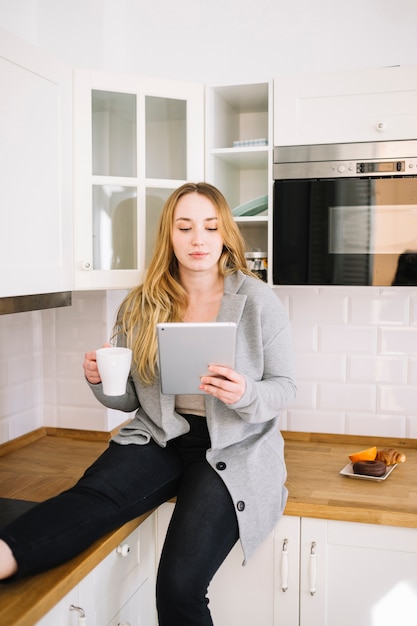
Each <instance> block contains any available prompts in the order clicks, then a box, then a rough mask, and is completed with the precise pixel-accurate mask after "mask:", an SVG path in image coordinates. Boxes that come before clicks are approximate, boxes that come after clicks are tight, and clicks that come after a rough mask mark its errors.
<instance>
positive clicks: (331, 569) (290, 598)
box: [157, 504, 417, 626]
mask: <svg viewBox="0 0 417 626" xmlns="http://www.w3.org/2000/svg"><path fill="white" fill-rule="evenodd" d="M172 506H173V505H171V504H165V505H164V506H163V507H162V508H160V509H159V510H158V512H157V514H158V524H157V527H158V532H157V537H158V550H157V551H160V549H161V545H162V542H163V538H164V536H165V532H166V527H167V524H168V522H169V517H170V514H171V511H172ZM242 559H243V556H242V550H241V548H240V545H236V546H235V547H234V549H233V550H232V552H231V553H230V554H229V556H228V557H227V559H226V561H225V562H224V563H223V565H222V567H221V568H220V570H219V571H218V572H217V574H216V576H215V577H214V579H213V581H212V583H211V585H210V587H209V593H208V596H209V599H210V604H209V606H210V610H211V613H212V617H213V622H214V625H215V626H231V625H232V624H239V626H254V624H257V625H259V626H352V624H354V625H355V626H392V625H393V624H403V625H404V626H411V625H412V624H414V623H415V615H416V614H417V529H411V528H399V527H393V526H380V525H374V524H359V523H356V522H339V521H331V520H325V519H311V518H299V517H290V516H284V517H283V518H282V519H281V520H280V522H279V523H278V525H277V526H276V528H275V530H274V532H273V533H272V534H271V535H270V536H269V537H268V538H267V539H266V541H265V542H264V543H263V544H262V545H261V547H260V548H259V550H258V551H257V552H256V553H255V555H254V556H253V557H252V558H251V559H250V560H249V562H248V564H247V565H246V566H244V567H242Z"/></svg>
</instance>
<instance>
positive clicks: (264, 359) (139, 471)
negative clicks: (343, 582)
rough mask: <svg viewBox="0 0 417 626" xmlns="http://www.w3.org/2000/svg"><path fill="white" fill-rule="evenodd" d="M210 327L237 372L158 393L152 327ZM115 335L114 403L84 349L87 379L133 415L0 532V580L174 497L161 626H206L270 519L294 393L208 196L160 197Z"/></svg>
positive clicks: (277, 337)
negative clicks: (81, 467) (82, 466)
mask: <svg viewBox="0 0 417 626" xmlns="http://www.w3.org/2000/svg"><path fill="white" fill-rule="evenodd" d="M213 320H217V321H219V322H221V321H229V322H236V324H237V326H238V329H237V345H236V362H237V366H236V370H234V369H230V368H226V367H219V366H211V367H210V370H211V373H212V374H213V375H212V376H211V375H207V376H203V377H202V378H201V390H202V391H204V392H205V393H204V394H197V395H195V396H189V395H187V396H166V395H165V396H164V395H162V394H161V392H160V385H159V377H158V370H157V366H156V362H157V340H156V324H157V322H167V321H170V322H178V321H188V322H207V321H213ZM115 335H116V338H117V343H118V344H119V345H128V346H129V347H131V348H132V350H133V366H132V371H131V375H130V377H129V381H128V384H127V389H126V393H125V394H124V395H122V396H117V397H108V396H105V395H104V394H103V391H102V385H101V379H100V375H99V372H98V369H97V364H96V358H95V352H94V351H92V352H88V353H87V354H86V355H85V361H84V372H85V376H86V378H87V381H88V383H89V385H90V386H91V389H92V391H93V393H94V394H95V396H96V397H97V399H98V400H99V401H100V402H101V403H102V404H104V405H105V406H107V407H111V408H114V409H120V410H122V411H127V412H130V411H134V410H136V416H135V418H134V419H133V420H132V421H131V422H129V424H128V425H127V426H125V427H123V428H122V429H121V430H120V432H119V433H118V434H117V435H116V436H115V437H114V438H113V440H112V441H111V442H110V445H109V448H108V449H107V450H106V451H105V452H104V454H103V455H102V456H101V457H100V458H99V459H98V460H97V461H96V462H95V463H94V464H93V465H92V466H91V467H90V468H89V469H88V470H87V471H86V473H85V475H84V476H83V477H82V478H81V479H80V481H79V482H78V483H77V484H76V485H75V486H74V487H73V488H72V489H70V490H69V491H67V492H64V493H63V494H61V495H59V496H57V497H56V498H53V499H52V500H49V501H47V502H45V503H42V504H40V505H38V506H37V507H35V508H34V509H32V511H30V512H29V513H28V514H26V515H25V516H22V517H21V518H20V519H19V520H17V521H16V522H15V523H14V524H12V525H10V526H9V527H8V528H7V529H5V530H4V531H3V532H2V533H0V568H1V569H0V577H3V578H6V577H11V576H17V575H18V576H22V575H27V574H30V573H34V572H39V571H41V570H45V569H47V568H50V567H53V566H55V565H58V564H59V563H61V562H63V561H64V560H66V559H69V558H71V557H73V556H75V555H76V554H77V553H79V552H81V551H82V550H83V549H85V548H86V547H87V546H88V545H90V544H91V543H92V542H93V541H95V540H97V539H98V538H99V537H101V536H102V535H104V534H105V533H106V532H108V531H110V530H112V529H114V528H116V527H118V526H120V525H121V524H123V523H125V522H127V521H128V520H129V519H132V518H134V517H136V516H138V515H141V514H142V513H144V512H145V511H147V510H150V509H151V508H153V507H156V506H158V505H159V504H161V503H162V502H165V501H166V500H167V499H169V498H172V497H174V496H175V497H176V506H175V510H174V513H173V516H172V521H171V524H170V527H169V529H168V533H167V537H166V540H165V545H164V548H163V551H162V555H161V560H160V564H159V571H158V578H157V608H158V617H159V626H177V625H178V626H185V625H187V624H189V625H198V626H206V625H207V626H208V625H211V624H212V620H211V617H210V611H209V609H208V606H207V605H208V599H207V597H206V593H207V587H208V585H209V583H210V580H211V579H212V577H213V575H214V574H215V572H216V571H217V569H218V568H219V567H220V565H221V563H222V562H223V560H224V559H225V558H226V556H227V554H228V553H229V552H230V550H231V549H232V547H233V546H234V544H235V543H236V541H237V540H238V539H239V538H240V542H241V545H242V548H243V554H244V560H245V561H246V560H247V559H248V558H249V557H250V556H251V555H252V553H253V552H254V550H255V549H256V547H257V546H258V545H259V544H260V542H261V541H262V540H263V539H264V538H265V537H266V536H267V535H268V534H269V533H270V531H271V530H272V529H273V527H274V526H275V524H276V523H277V521H278V519H279V518H280V516H281V515H282V512H283V509H284V506H285V502H286V496H287V491H286V488H285V486H284V482H285V479H286V471H285V464H284V457H283V440H282V437H281V434H280V432H279V428H278V419H279V417H278V416H279V411H280V410H281V409H282V408H283V407H284V406H285V405H286V404H287V403H288V402H289V401H291V400H292V399H293V398H294V395H295V384H294V378H293V355H292V349H291V339H290V330H289V324H288V320H287V316H286V314H285V311H284V309H283V306H282V304H281V303H280V301H279V300H278V298H277V297H276V295H275V294H274V293H273V292H272V290H271V289H270V288H269V287H268V286H267V285H265V284H264V283H263V282H262V281H260V280H259V279H258V278H256V277H254V276H252V275H251V273H250V272H249V271H248V270H247V268H246V263H245V255H244V245H243V241H242V239H241V235H240V231H239V229H238V227H237V226H236V224H235V222H234V220H233V217H232V214H231V212H230V209H229V207H228V205H227V202H226V200H225V199H224V197H223V196H222V194H221V193H220V192H219V191H218V190H217V189H216V188H215V187H213V186H211V185H209V184H207V183H199V184H191V183H187V184H185V185H183V186H182V187H180V188H179V189H177V190H176V191H174V192H173V193H172V194H171V196H170V197H169V198H168V200H167V202H166V204H165V207H164V210H163V213H162V216H161V220H160V226H159V234H158V238H157V245H156V250H155V254H154V257H153V260H152V262H151V264H150V267H149V271H148V273H147V276H146V278H145V281H144V283H143V284H142V285H140V286H139V287H137V288H136V289H134V290H133V291H132V292H131V293H130V294H129V295H128V296H127V297H126V299H125V301H124V302H123V303H122V305H121V307H120V310H119V312H118V316H117V321H116V326H115ZM219 375H220V376H219Z"/></svg>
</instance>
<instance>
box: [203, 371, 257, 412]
mask: <svg viewBox="0 0 417 626" xmlns="http://www.w3.org/2000/svg"><path fill="white" fill-rule="evenodd" d="M209 371H210V372H212V373H213V376H202V377H201V385H200V389H201V390H202V391H205V392H206V393H209V394H210V395H212V396H214V397H215V398H218V399H219V400H221V401H222V402H224V403H225V404H234V403H235V402H237V401H238V400H240V398H241V397H242V396H243V394H244V393H245V390H246V381H245V377H244V376H242V375H241V374H238V373H237V372H235V370H233V369H231V368H230V367H222V366H220V365H210V366H209Z"/></svg>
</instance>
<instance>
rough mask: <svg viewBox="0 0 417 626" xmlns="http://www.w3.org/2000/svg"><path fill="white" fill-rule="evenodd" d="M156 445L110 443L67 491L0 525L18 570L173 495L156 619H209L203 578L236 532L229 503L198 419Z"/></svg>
mask: <svg viewBox="0 0 417 626" xmlns="http://www.w3.org/2000/svg"><path fill="white" fill-rule="evenodd" d="M185 417H186V418H187V420H188V421H189V423H190V426H191V430H190V432H189V433H187V434H186V435H183V436H181V437H178V438H177V439H174V440H173V441H171V442H169V444H168V445H167V447H166V448H161V447H160V446H158V445H157V444H156V443H154V442H153V441H151V442H150V443H149V444H146V445H144V446H140V445H134V444H131V445H119V444H116V443H110V446H109V448H108V449H107V450H106V451H105V452H104V453H103V454H102V455H101V456H100V457H99V459H97V461H96V462H95V463H94V464H93V465H92V466H91V467H90V468H89V469H88V470H87V471H86V472H85V474H84V476H83V477H82V478H81V479H80V480H79V482H78V483H77V484H76V485H75V486H74V487H73V488H72V489H70V490H68V491H65V492H64V493H62V494H60V495H59V496H56V497H55V498H52V499H50V500H47V501H46V502H43V503H42V504H39V505H38V506H35V507H34V508H33V509H32V510H30V511H29V512H28V513H26V514H25V515H23V516H22V517H20V518H19V519H18V520H16V521H15V522H13V523H12V524H11V525H9V526H8V527H7V528H5V529H3V530H2V531H1V532H0V538H1V539H3V540H4V541H5V542H6V543H7V544H8V545H9V546H10V547H11V549H12V551H13V553H14V556H15V558H16V560H17V563H18V567H19V571H18V576H19V577H20V576H24V575H28V574H33V573H38V572H40V571H44V570H46V569H50V568H51V567H55V566H57V565H59V564H61V563H63V562H64V561H67V560H69V559H71V558H73V557H74V556H76V555H77V554H79V553H80V552H82V551H83V550H84V549H86V548H87V547H88V546H89V545H91V544H92V543H93V542H94V541H96V540H97V539H99V538H100V537H102V536H103V535H104V534H106V533H107V532H109V531H111V530H114V529H115V528H117V527H119V526H121V525H122V524H124V523H126V522H127V521H129V520H130V519H133V518H134V517H137V516H138V515H141V514H143V513H145V512H146V511H149V510H150V509H152V508H154V507H155V506H158V505H159V504H161V503H163V502H165V501H166V500H167V499H169V498H172V497H174V496H176V498H177V502H176V506H175V510H174V513H173V516H172V519H171V523H170V526H169V529H168V533H167V537H166V540H165V545H164V548H163V551H162V555H161V560H160V564H159V569H158V576H157V591H156V595H157V609H158V618H159V626H194V625H195V626H197V625H198V626H211V625H212V623H213V622H212V619H211V616H210V611H209V609H208V606H207V605H208V599H207V597H206V594H207V588H208V585H209V583H210V581H211V579H212V577H213V576H214V574H215V572H216V571H217V569H218V568H219V567H220V565H221V564H222V562H223V561H224V559H225V558H226V556H227V554H228V553H229V552H230V550H231V549H232V547H233V545H234V544H235V543H236V541H237V539H238V525H237V519H236V513H235V510H234V505H233V502H232V500H231V497H230V495H229V492H228V491H227V489H226V487H225V485H224V483H223V481H222V480H221V478H220V477H219V476H218V475H217V473H216V472H215V471H214V470H213V469H212V468H211V467H210V465H209V464H208V463H207V461H206V458H205V452H206V450H207V448H208V447H209V446H210V440H209V435H208V432H207V425H206V420H205V419H204V418H202V417H198V416H192V415H187V416H185Z"/></svg>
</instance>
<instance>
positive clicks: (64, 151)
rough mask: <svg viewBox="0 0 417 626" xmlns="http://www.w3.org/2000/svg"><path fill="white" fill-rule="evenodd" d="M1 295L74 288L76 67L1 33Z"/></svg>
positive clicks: (5, 32) (12, 36)
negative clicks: (73, 80)
mask: <svg viewBox="0 0 417 626" xmlns="http://www.w3.org/2000/svg"><path fill="white" fill-rule="evenodd" d="M0 80H1V86H2V98H1V100H0V170H1V172H2V186H1V194H2V210H1V212H0V297H8V296H16V295H18V296H20V295H27V294H41V293H51V292H58V291H67V290H71V289H72V286H73V250H72V249H73V238H72V232H73V226H72V225H73V202H72V198H73V180H72V108H71V107H72V69H71V67H69V66H66V65H65V64H64V63H62V62H60V61H58V60H57V59H55V58H54V57H52V56H51V55H49V54H47V53H45V52H44V51H42V50H40V49H38V48H36V47H35V46H32V45H30V44H29V43H27V42H25V41H22V40H20V39H18V38H17V37H15V36H14V35H11V34H10V33H8V32H7V31H4V30H1V31H0Z"/></svg>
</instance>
